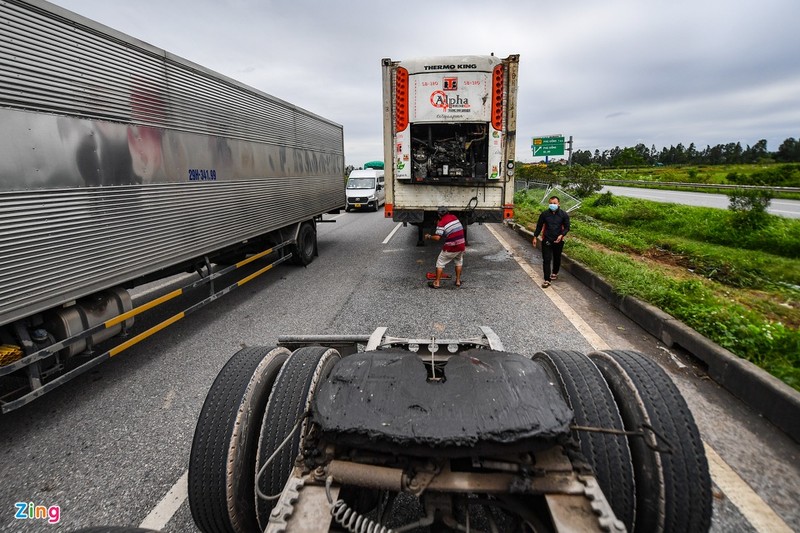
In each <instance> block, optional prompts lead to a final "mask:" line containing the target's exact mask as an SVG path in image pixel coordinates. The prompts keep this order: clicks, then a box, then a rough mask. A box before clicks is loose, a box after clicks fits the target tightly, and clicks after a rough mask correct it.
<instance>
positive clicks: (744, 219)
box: [728, 189, 772, 229]
mask: <svg viewBox="0 0 800 533" xmlns="http://www.w3.org/2000/svg"><path fill="white" fill-rule="evenodd" d="M728 198H729V199H730V205H729V206H728V209H730V210H731V211H733V212H734V213H735V214H736V215H735V216H734V219H733V222H734V224H735V225H736V226H738V227H739V228H740V229H747V228H763V227H765V226H767V225H768V224H769V216H768V214H767V208H768V207H769V204H770V202H771V201H772V194H771V193H770V192H769V191H767V190H763V189H736V190H735V191H733V192H732V193H730V194H728Z"/></svg>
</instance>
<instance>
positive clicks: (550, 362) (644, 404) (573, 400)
mask: <svg viewBox="0 0 800 533" xmlns="http://www.w3.org/2000/svg"><path fill="white" fill-rule="evenodd" d="M533 359H534V360H536V361H538V362H539V363H540V364H542V365H543V366H544V367H545V370H546V371H547V372H548V374H549V375H550V376H551V377H552V378H553V381H554V384H556V385H557V386H558V387H559V388H560V389H561V392H562V394H563V395H564V397H565V399H566V400H567V402H568V403H569V404H570V406H571V407H572V409H573V412H574V413H575V425H576V426H582V427H590V428H603V429H610V430H613V431H626V432H631V433H635V435H628V436H623V435H619V434H613V433H601V432H595V431H589V430H585V429H582V430H573V437H574V438H575V439H576V440H577V442H578V444H579V447H580V451H581V453H582V454H583V456H584V457H585V459H586V460H587V462H588V463H589V464H590V465H591V467H592V469H593V470H594V473H595V477H596V478H597V481H598V484H599V485H600V487H601V489H602V490H603V494H604V495H605V496H606V498H607V499H608V501H609V504H610V505H611V507H612V509H613V510H614V514H615V515H616V516H617V518H618V519H619V520H621V521H622V522H623V523H624V524H625V526H626V528H627V530H628V531H630V532H641V533H645V532H647V533H650V532H664V531H708V529H709V528H710V526H711V511H712V499H711V477H710V475H709V472H708V463H707V461H706V457H705V450H704V447H703V443H702V441H701V439H700V434H699V431H698V429H697V425H696V424H695V422H694V418H693V417H692V414H691V412H690V411H689V408H688V406H687V405H686V401H685V400H684V399H683V397H682V396H681V394H680V391H679V390H678V389H677V387H676V386H675V384H674V383H672V381H671V380H670V379H669V377H668V376H667V374H666V373H665V372H664V370H663V369H661V367H659V366H658V365H657V364H656V363H655V362H653V361H652V360H650V359H648V358H646V357H645V356H644V355H642V354H640V353H638V352H632V351H623V350H607V351H599V352H591V353H590V354H588V356H585V355H583V354H582V353H580V352H570V351H557V350H552V351H546V352H540V353H537V354H536V355H534V357H533Z"/></svg>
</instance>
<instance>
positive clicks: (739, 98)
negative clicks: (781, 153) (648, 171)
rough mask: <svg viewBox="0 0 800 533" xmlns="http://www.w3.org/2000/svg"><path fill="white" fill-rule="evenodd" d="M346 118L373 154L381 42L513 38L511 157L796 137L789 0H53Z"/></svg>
mask: <svg viewBox="0 0 800 533" xmlns="http://www.w3.org/2000/svg"><path fill="white" fill-rule="evenodd" d="M55 3H56V4H58V5H60V6H63V7H65V8H67V9H70V10H72V11H75V12H77V13H79V14H80V15H83V16H85V17H87V18H90V19H93V20H96V21H98V22H101V23H103V24H106V25H108V26H111V27H113V28H115V29H118V30H120V31H122V32H124V33H127V34H129V35H132V36H134V37H136V38H138V39H141V40H143V41H146V42H149V43H151V44H153V45H155V46H158V47H160V48H164V49H166V50H168V51H170V52H172V53H175V54H176V55H179V56H182V57H184V58H186V59H189V60H191V61H194V62H196V63H199V64H201V65H203V66H205V67H207V68H210V69H212V70H215V71H218V72H221V73H222V74H225V75H226V76H229V77H231V78H234V79H237V80H239V81H242V82H243V83H246V84H248V85H252V86H254V87H256V88H258V89H260V90H262V91H264V92H267V93H270V94H272V95H274V96H277V97H279V98H282V99H284V100H287V101H289V102H291V103H293V104H295V105H299V106H301V107H303V108H306V109H308V110H310V111H312V112H314V113H317V114H319V115H322V116H324V117H327V118H330V119H331V120H334V121H336V122H338V123H340V124H342V125H343V126H344V129H345V152H346V154H345V155H346V160H347V163H349V164H354V165H360V164H363V163H364V162H365V161H369V160H374V159H381V158H382V124H381V94H380V90H381V82H380V79H381V75H380V60H381V58H383V57H391V58H393V59H406V58H412V57H419V56H434V55H462V54H489V53H491V52H494V53H495V55H499V56H506V55H508V54H512V53H518V54H520V56H521V59H520V90H519V115H518V124H517V126H518V130H517V131H518V143H517V159H519V160H522V161H530V160H532V157H531V152H530V138H531V137H532V136H534V135H543V134H550V133H563V134H565V135H572V136H573V137H574V139H575V148H576V149H582V150H586V149H588V150H594V149H595V148H598V149H600V150H603V149H607V148H613V147H614V146H632V145H634V144H636V143H638V142H642V143H644V144H645V145H647V146H650V145H656V147H658V148H661V147H662V146H669V145H671V144H677V143H679V142H681V143H684V144H686V145H688V144H689V143H692V142H694V143H695V144H696V145H697V146H698V147H701V148H703V147H705V145H707V144H710V145H714V144H718V143H727V142H737V141H741V142H742V143H743V144H754V143H755V142H757V141H758V140H759V139H767V141H768V147H769V149H771V150H776V149H777V147H778V145H779V144H780V143H781V142H782V141H783V140H784V139H786V138H787V137H795V138H798V137H800V69H798V60H797V57H796V55H797V50H798V49H800V32H797V30H796V21H797V20H800V3H798V2H796V1H795V0H762V1H759V2H749V1H748V2H744V3H739V4H737V5H735V6H733V5H731V3H730V2H729V1H728V0H673V1H669V2H667V1H666V0H652V1H649V2H641V1H635V0H605V1H603V2H599V1H593V0H573V1H571V2H567V3H564V2H559V3H542V2H530V1H527V0H509V1H498V2H486V1H480V2H479V1H476V0H468V1H460V2H449V3H448V2H437V3H433V4H432V3H430V2H427V1H425V2H423V1H420V0H407V1H406V2H404V3H402V4H396V3H383V2H375V1H369V0H354V1H348V2H325V1H322V0H313V1H312V0H297V1H295V2H279V1H277V0H269V1H264V0H226V1H220V0H214V1H212V0H171V1H169V2H162V1H160V0H138V1H137V2H130V1H127V0H56V1H55Z"/></svg>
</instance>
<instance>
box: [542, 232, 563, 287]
mask: <svg viewBox="0 0 800 533" xmlns="http://www.w3.org/2000/svg"><path fill="white" fill-rule="evenodd" d="M563 250H564V241H561V242H557V243H556V242H546V241H542V267H544V280H545V281H550V262H551V261H552V262H553V274H558V271H559V270H561V252H562V251H563Z"/></svg>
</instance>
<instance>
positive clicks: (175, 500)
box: [139, 470, 189, 530]
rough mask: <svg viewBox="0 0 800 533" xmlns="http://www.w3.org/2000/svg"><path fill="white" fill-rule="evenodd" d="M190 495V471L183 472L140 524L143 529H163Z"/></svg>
mask: <svg viewBox="0 0 800 533" xmlns="http://www.w3.org/2000/svg"><path fill="white" fill-rule="evenodd" d="M188 497H189V471H188V470H187V471H186V472H184V473H183V475H182V476H181V477H179V478H178V481H176V482H175V484H174V485H173V486H172V488H171V489H169V492H167V494H166V495H165V496H164V497H163V498H161V501H160V502H158V504H157V505H156V506H155V507H154V508H153V510H152V511H150V514H149V515H147V517H146V518H145V519H144V521H142V523H141V524H139V527H140V528H143V529H155V530H160V529H163V528H164V526H166V525H167V523H168V522H169V521H170V520H171V519H172V517H173V516H174V515H175V513H176V512H178V509H179V508H180V506H181V505H182V504H183V502H185V501H186V498H188Z"/></svg>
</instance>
